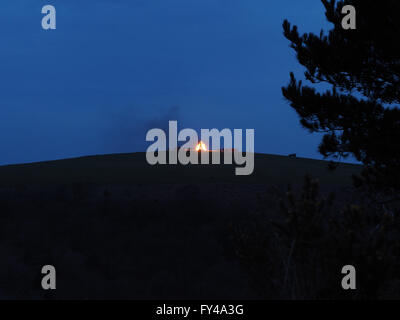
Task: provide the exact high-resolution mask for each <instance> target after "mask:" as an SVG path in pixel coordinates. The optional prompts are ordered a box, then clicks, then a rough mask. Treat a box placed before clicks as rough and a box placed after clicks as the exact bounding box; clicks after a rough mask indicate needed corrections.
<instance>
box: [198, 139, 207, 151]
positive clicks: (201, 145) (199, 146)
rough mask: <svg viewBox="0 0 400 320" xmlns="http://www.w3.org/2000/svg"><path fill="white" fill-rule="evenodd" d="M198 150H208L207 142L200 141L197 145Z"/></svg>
mask: <svg viewBox="0 0 400 320" xmlns="http://www.w3.org/2000/svg"><path fill="white" fill-rule="evenodd" d="M196 151H207V147H206V144H205V143H204V142H203V141H200V142H199V143H198V145H197V146H196Z"/></svg>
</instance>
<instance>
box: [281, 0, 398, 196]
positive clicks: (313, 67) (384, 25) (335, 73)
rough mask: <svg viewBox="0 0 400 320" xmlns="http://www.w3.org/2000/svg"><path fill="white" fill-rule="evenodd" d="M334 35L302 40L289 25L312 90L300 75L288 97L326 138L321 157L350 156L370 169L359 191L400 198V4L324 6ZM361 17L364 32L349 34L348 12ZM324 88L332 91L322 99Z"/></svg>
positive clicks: (353, 1)
mask: <svg viewBox="0 0 400 320" xmlns="http://www.w3.org/2000/svg"><path fill="white" fill-rule="evenodd" d="M321 1H322V3H323V5H324V7H325V10H326V13H325V15H326V18H327V20H328V21H329V22H330V23H332V24H333V28H332V29H331V30H330V31H329V33H327V34H326V33H324V31H323V30H321V33H320V34H319V35H315V34H313V33H307V34H302V35H300V34H299V32H298V28H297V27H296V26H292V25H291V24H290V23H289V22H288V21H287V20H285V21H284V23H283V29H284V35H285V37H286V38H287V39H288V40H290V42H291V48H293V49H294V50H295V52H296V54H297V59H298V61H299V63H300V64H301V65H303V66H304V67H305V68H306V71H305V77H306V80H308V81H309V82H310V83H311V86H314V87H310V86H306V85H304V84H303V83H302V81H297V80H296V79H295V76H294V75H293V73H292V74H291V75H290V78H291V79H290V83H289V85H288V86H287V87H284V88H282V91H283V95H284V96H285V98H286V99H287V100H288V101H290V104H291V106H292V107H293V108H294V109H295V110H296V112H297V113H298V115H299V116H300V118H301V124H302V125H303V126H304V127H305V128H307V129H308V130H309V131H311V132H322V133H324V137H323V139H322V141H321V144H320V146H319V151H320V153H321V154H322V155H324V156H325V157H333V158H335V159H338V158H342V157H346V156H348V155H349V154H352V155H354V156H355V158H356V159H358V160H359V161H361V162H362V163H363V164H364V170H363V173H362V174H361V176H359V177H355V182H356V185H358V186H365V187H367V188H368V190H369V191H374V192H373V194H376V195H378V194H379V195H381V196H382V195H384V196H385V197H384V199H385V201H386V200H388V199H390V200H393V199H396V198H398V194H399V191H400V110H399V109H398V107H397V105H398V103H399V102H400V90H399V89H400V41H399V35H400V1H398V0H382V1H376V0H346V1H339V2H335V1H334V0H321ZM345 5H353V6H354V7H355V8H356V11H357V20H356V29H355V30H351V29H350V30H345V29H344V28H343V27H342V19H343V18H344V16H345V14H342V8H343V6H345ZM317 83H325V84H328V85H329V89H327V90H326V91H324V92H322V91H321V90H317V89H316V88H315V85H316V84H317Z"/></svg>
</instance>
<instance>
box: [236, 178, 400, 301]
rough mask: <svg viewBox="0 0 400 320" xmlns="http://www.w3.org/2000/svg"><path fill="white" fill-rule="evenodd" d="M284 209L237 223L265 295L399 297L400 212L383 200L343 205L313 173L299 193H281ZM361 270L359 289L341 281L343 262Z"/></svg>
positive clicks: (245, 257)
mask: <svg viewBox="0 0 400 320" xmlns="http://www.w3.org/2000/svg"><path fill="white" fill-rule="evenodd" d="M279 202H280V204H281V205H280V207H281V214H280V215H279V216H278V217H276V218H274V219H271V212H270V210H269V209H268V208H265V209H264V210H262V211H260V212H259V213H258V216H257V218H256V219H255V220H252V221H241V222H240V223H237V224H236V225H235V227H234V228H233V231H234V232H233V235H234V236H233V239H234V241H235V247H236V254H237V256H238V258H239V259H240V261H241V262H242V264H243V265H244V266H245V267H246V268H247V270H248V271H249V273H250V274H251V275H252V279H253V285H254V287H255V289H257V291H258V292H259V294H262V295H264V296H265V297H266V298H270V297H271V296H273V297H275V298H276V297H280V298H284V299H379V298H398V292H400V291H399V290H400V274H399V270H400V268H399V267H400V256H399V250H400V245H399V231H400V220H399V218H398V215H395V214H393V212H391V211H389V210H386V209H385V208H384V207H382V208H377V207H371V206H369V205H367V204H362V203H360V204H346V205H344V206H343V205H342V204H339V203H338V202H337V201H334V197H333V196H332V195H329V196H323V195H321V193H320V190H319V183H318V181H317V180H313V179H311V178H310V177H306V179H305V183H304V186H303V189H302V190H301V192H299V194H298V195H297V194H296V192H294V191H293V190H292V188H290V187H289V189H288V191H287V193H286V194H285V195H281V196H280V200H279ZM345 265H353V266H355V268H356V270H357V290H355V291H351V290H350V291H345V290H343V289H342V287H341V279H342V277H343V275H342V274H341V270H342V267H343V266H345Z"/></svg>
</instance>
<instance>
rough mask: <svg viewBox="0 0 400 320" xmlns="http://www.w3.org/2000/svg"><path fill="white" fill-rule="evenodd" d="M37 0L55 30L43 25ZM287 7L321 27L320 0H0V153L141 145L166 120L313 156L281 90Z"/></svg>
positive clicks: (312, 27) (268, 149)
mask: <svg viewBox="0 0 400 320" xmlns="http://www.w3.org/2000/svg"><path fill="white" fill-rule="evenodd" d="M46 4H52V5H54V6H55V7H56V9H57V30H54V31H44V30H43V29H42V28H41V19H42V16H43V15H42V14H41V8H42V6H44V5H46ZM285 18H288V19H289V21H291V22H293V23H295V24H297V25H299V27H300V31H301V32H303V31H307V32H308V31H314V32H319V30H320V29H321V28H322V27H324V28H329V25H327V23H326V21H325V19H324V10H323V6H322V4H321V3H320V1H318V0H302V1H297V0H279V1H278V0H276V1H265V0H251V1H249V0H168V1H167V0H85V1H82V0H80V1H78V0H51V1H50V0H3V1H1V2H0V36H1V51H0V61H1V62H0V68H1V69H0V90H1V91H0V93H1V94H0V150H1V154H0V164H8V163H21V162H31V161H40V160H50V159H58V158H65V157H73V156H80V155H88V154H103V153H114V152H130V151H144V150H145V149H146V147H147V146H148V143H146V142H145V135H146V132H147V130H148V129H150V128H154V127H161V128H165V127H166V126H167V124H168V120H178V121H179V127H180V128H185V127H189V128H194V129H200V128H214V127H215V128H218V129H223V128H243V129H245V128H254V129H255V148H256V151H257V152H264V153H274V154H288V153H297V154H298V155H299V156H302V157H312V158H321V156H320V155H319V154H318V152H317V146H318V142H319V139H320V137H318V136H316V135H310V134H309V133H307V132H306V131H305V130H303V129H302V128H301V127H300V124H299V122H298V117H297V115H296V114H295V112H294V111H293V110H292V109H291V108H290V107H289V105H288V104H287V103H286V102H285V101H284V99H283V97H282V95H281V87H282V86H283V85H286V84H287V82H288V80H289V72H290V71H294V72H295V73H296V75H297V76H300V75H301V74H302V72H303V69H302V68H301V67H299V65H298V63H297V61H296V59H295V57H294V54H293V52H292V51H291V49H290V48H289V43H288V41H287V40H286V39H285V38H284V37H283V35H282V27H281V25H282V21H283V19H285Z"/></svg>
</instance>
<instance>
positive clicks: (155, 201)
mask: <svg viewBox="0 0 400 320" xmlns="http://www.w3.org/2000/svg"><path fill="white" fill-rule="evenodd" d="M358 170H359V167H358V166H355V165H347V164H342V165H340V166H339V168H338V169H337V170H336V171H335V172H329V171H328V170H327V163H326V162H323V161H316V160H309V159H290V158H288V157H281V156H272V155H271V156H270V155H261V154H260V155H256V164H255V172H254V175H252V176H250V177H236V176H235V175H234V167H233V166H223V165H221V166H215V165H214V166H186V167H184V166H179V165H178V166H156V167H151V166H149V165H147V163H146V161H145V156H144V154H143V153H137V154H121V155H104V156H93V157H84V158H77V159H67V160H59V161H52V162H43V163H34V164H24V165H15V166H3V167H0V257H1V264H0V298H2V299H9V298H28V299H30V298H39V299H41V298H77V299H86V298H134V299H155V298H171V299H173V298H188V299H197V298H208V299H214V298H225V299H235V298H279V296H277V294H278V293H277V291H276V288H275V287H274V286H273V285H271V288H270V290H269V288H268V284H266V287H265V290H259V288H257V287H255V286H254V278H252V275H251V272H249V270H248V268H247V267H245V266H244V265H243V263H242V261H241V259H239V258H238V254H237V251H238V250H237V247H236V241H235V232H234V231H233V230H235V226H236V225H237V224H240V222H241V221H252V220H253V217H255V216H256V215H257V214H258V213H259V212H260V211H262V212H267V215H268V216H270V217H271V218H272V217H277V218H279V201H277V198H276V194H277V192H278V193H279V190H281V191H282V190H285V188H286V187H287V185H288V184H293V185H294V187H295V189H296V188H297V187H299V186H300V185H301V184H302V182H303V177H304V176H305V175H306V174H310V175H312V177H315V178H318V179H319V181H320V185H321V189H322V192H328V191H335V192H336V193H337V194H338V195H339V198H341V199H343V201H345V200H344V199H351V198H352V197H353V196H354V195H353V194H352V193H351V192H350V191H349V190H351V175H352V174H354V173H357V172H358ZM273 190H275V191H273ZM277 190H278V191H277ZM255 219H256V218H255ZM48 264H50V265H54V266H55V268H56V270H57V289H56V290H54V291H44V290H42V289H41V285H40V282H41V278H42V275H41V268H42V266H44V265H48ZM274 285H275V286H276V285H278V286H279V283H278V284H276V283H274Z"/></svg>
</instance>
